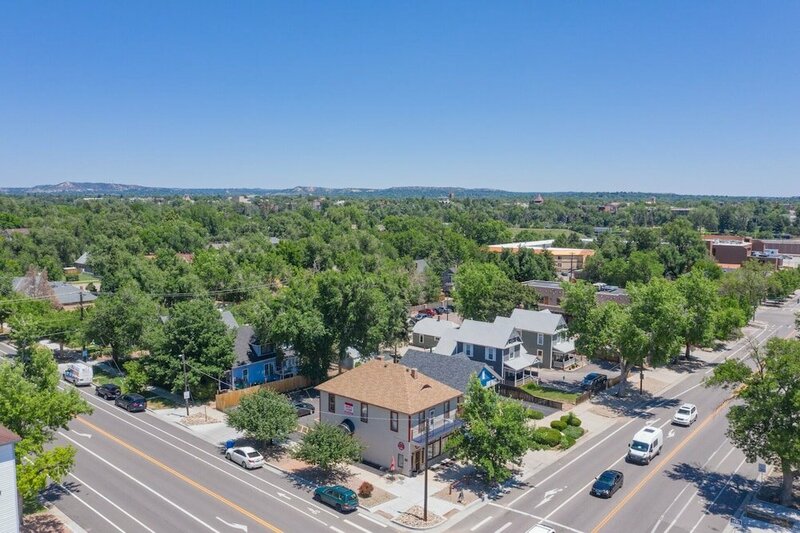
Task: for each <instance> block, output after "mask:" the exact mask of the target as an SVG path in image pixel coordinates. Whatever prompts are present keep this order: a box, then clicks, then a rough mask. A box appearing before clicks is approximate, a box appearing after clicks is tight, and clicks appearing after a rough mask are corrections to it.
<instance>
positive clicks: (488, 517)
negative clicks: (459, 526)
mask: <svg viewBox="0 0 800 533" xmlns="http://www.w3.org/2000/svg"><path fill="white" fill-rule="evenodd" d="M491 519H492V517H491V516H487V517H486V518H484V519H483V520H481V521H480V522H478V523H477V524H475V525H474V526H472V529H470V531H475V530H476V529H478V528H480V527H481V526H482V525H484V524H486V522H488V521H489V520H491Z"/></svg>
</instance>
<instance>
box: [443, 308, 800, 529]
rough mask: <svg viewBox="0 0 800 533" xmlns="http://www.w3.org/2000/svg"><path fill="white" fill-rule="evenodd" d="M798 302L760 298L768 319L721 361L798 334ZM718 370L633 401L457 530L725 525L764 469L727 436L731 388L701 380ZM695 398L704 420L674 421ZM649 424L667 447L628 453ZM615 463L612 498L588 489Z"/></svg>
mask: <svg viewBox="0 0 800 533" xmlns="http://www.w3.org/2000/svg"><path fill="white" fill-rule="evenodd" d="M797 310H798V305H797V304H796V303H794V301H793V302H792V303H791V304H788V305H786V306H784V307H782V308H776V307H762V308H760V309H759V310H758V313H757V315H756V323H757V324H760V327H759V328H758V330H757V331H755V332H754V333H753V335H752V340H749V339H743V340H741V341H740V342H737V343H736V344H734V345H733V346H731V348H730V349H728V350H727V351H726V352H724V353H721V354H720V356H719V359H718V361H721V360H723V359H724V358H726V357H736V358H746V357H747V356H748V354H749V353H750V351H751V344H752V343H753V342H755V343H758V344H763V343H765V342H766V341H767V340H768V339H769V338H770V337H772V336H780V337H787V336H789V335H792V333H793V331H794V312H795V311H797ZM711 371H712V367H711V366H709V365H704V366H701V367H699V368H694V369H692V371H691V372H690V373H689V374H688V376H687V378H686V379H685V380H683V381H681V382H679V383H677V384H675V385H674V386H672V387H671V388H670V389H668V390H666V391H664V393H663V394H662V396H661V397H658V398H652V399H651V400H649V401H648V402H646V403H644V404H642V405H640V406H639V407H638V408H636V409H632V410H631V411H630V412H628V413H626V416H621V417H620V418H619V419H618V421H617V422H616V423H615V424H614V425H612V426H611V427H610V428H608V429H607V430H605V431H604V432H602V433H600V434H598V435H594V436H593V437H592V438H591V440H590V441H588V442H587V444H586V446H582V447H579V448H578V449H576V450H575V451H574V452H572V453H569V454H566V455H565V456H564V457H563V458H562V459H561V460H559V461H558V462H556V463H555V464H553V465H551V466H550V467H548V468H545V469H543V470H542V471H541V472H539V473H538V474H536V476H534V478H533V479H531V480H529V481H528V483H527V484H522V486H520V487H517V488H514V489H512V490H511V492H510V493H509V494H506V495H504V496H502V497H501V498H499V499H497V500H495V501H492V502H490V503H489V504H488V505H486V506H484V507H481V508H479V509H477V510H476V511H474V512H473V513H471V514H469V515H468V516H465V517H463V518H461V519H457V520H458V521H457V522H455V523H453V524H451V526H450V528H449V530H450V531H468V532H476V533H484V532H486V533H488V532H496V533H500V532H506V533H516V532H526V531H528V530H529V529H530V528H532V527H533V526H534V525H536V524H539V523H544V524H546V525H549V526H550V527H552V528H554V529H555V530H556V531H558V532H573V533H579V532H590V531H591V532H592V533H595V532H600V531H603V532H608V533H612V532H627V533H638V532H651V533H666V532H669V531H671V532H676V533H677V532H690V533H694V532H705V531H722V530H723V529H724V527H725V525H726V524H727V523H728V521H729V519H730V516H731V515H732V514H733V512H734V511H735V510H736V508H737V507H738V506H739V504H740V503H741V501H742V499H743V498H744V497H745V496H746V494H747V490H748V489H749V488H750V487H751V486H752V483H753V481H754V480H755V479H756V477H757V475H758V474H757V465H755V464H749V463H747V462H746V461H745V460H744V456H743V454H742V453H741V452H740V451H739V450H737V449H735V448H734V447H733V446H732V445H731V443H730V442H729V441H728V439H727V438H726V436H725V431H726V429H727V419H726V418H725V414H726V412H727V410H728V408H729V407H730V401H729V396H730V391H727V390H723V389H707V388H705V387H703V385H702V380H703V379H704V378H705V377H706V376H707V375H708V374H709V373H710V372H711ZM600 402H601V403H603V402H613V398H608V397H607V398H605V399H600ZM686 402H688V403H694V404H695V405H697V407H698V411H699V417H698V420H697V422H696V423H695V424H694V425H693V426H691V427H689V428H685V427H679V426H673V425H672V424H671V418H672V415H673V414H674V412H675V410H676V409H677V407H678V406H679V405H680V404H682V403H686ZM646 425H655V426H659V427H661V428H663V431H664V436H665V437H666V438H665V444H664V447H663V450H662V453H661V455H660V456H659V457H657V458H656V459H655V460H654V461H653V462H652V463H651V464H650V465H647V466H640V465H636V464H630V463H627V462H626V461H625V455H626V453H627V445H628V443H629V442H630V440H631V438H632V437H633V435H634V434H635V433H636V432H637V431H638V430H640V429H641V428H642V427H644V426H646ZM607 469H615V470H620V471H622V472H623V473H624V475H625V483H624V487H623V488H622V489H621V490H619V491H618V492H617V493H616V494H615V495H614V497H613V498H611V499H599V498H596V497H593V496H591V495H589V489H590V487H591V485H592V483H593V482H594V478H595V476H597V475H599V474H600V473H601V472H602V471H604V470H607Z"/></svg>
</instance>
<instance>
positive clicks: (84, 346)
mask: <svg viewBox="0 0 800 533" xmlns="http://www.w3.org/2000/svg"><path fill="white" fill-rule="evenodd" d="M78 297H79V298H80V301H81V322H83V287H81V292H79V293H78ZM81 337H83V349H82V350H81V359H83V362H84V363H85V362H86V360H87V359H88V354H87V353H86V335H83V334H82V335H81ZM62 355H63V354H62Z"/></svg>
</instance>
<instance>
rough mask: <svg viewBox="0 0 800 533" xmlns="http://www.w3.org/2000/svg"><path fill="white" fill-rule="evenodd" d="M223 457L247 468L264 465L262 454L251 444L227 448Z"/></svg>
mask: <svg viewBox="0 0 800 533" xmlns="http://www.w3.org/2000/svg"><path fill="white" fill-rule="evenodd" d="M225 458H226V459H228V460H230V461H233V462H234V463H236V464H237V465H239V466H241V467H242V468H246V469H247V470H252V469H253V468H261V467H262V466H264V456H262V455H261V454H260V453H258V452H257V451H256V450H255V448H253V447H251V446H240V447H238V448H229V449H228V451H226V452H225Z"/></svg>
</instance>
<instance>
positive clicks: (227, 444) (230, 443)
mask: <svg viewBox="0 0 800 533" xmlns="http://www.w3.org/2000/svg"><path fill="white" fill-rule="evenodd" d="M234 446H236V440H235V439H228V440H226V441H225V449H226V450H230V449H231V448H233V447H234Z"/></svg>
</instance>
